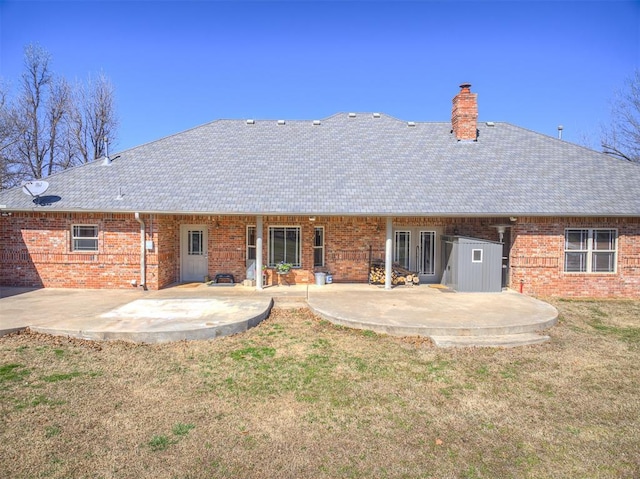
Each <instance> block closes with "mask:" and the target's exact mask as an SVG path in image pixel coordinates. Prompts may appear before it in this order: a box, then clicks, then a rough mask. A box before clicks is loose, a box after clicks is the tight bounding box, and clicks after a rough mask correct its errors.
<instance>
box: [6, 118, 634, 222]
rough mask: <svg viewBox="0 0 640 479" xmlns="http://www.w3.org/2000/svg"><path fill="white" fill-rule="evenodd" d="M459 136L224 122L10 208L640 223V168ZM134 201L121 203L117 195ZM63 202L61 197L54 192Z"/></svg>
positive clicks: (561, 148) (393, 128)
mask: <svg viewBox="0 0 640 479" xmlns="http://www.w3.org/2000/svg"><path fill="white" fill-rule="evenodd" d="M478 129H479V138H478V141H477V142H458V141H456V139H455V138H454V136H453V135H452V134H451V132H450V130H451V126H450V124H449V123H420V122H416V124H415V126H409V125H408V123H407V122H405V121H400V120H398V119H395V118H392V117H389V116H387V115H380V117H378V118H376V117H374V115H373V114H371V113H359V114H356V116H355V118H352V117H350V116H349V115H348V114H347V113H339V114H336V115H334V116H331V117H329V118H326V119H324V120H322V121H321V122H320V124H319V125H314V124H313V122H312V121H311V120H309V121H287V122H286V123H285V124H284V125H279V124H278V123H277V121H276V120H256V121H255V123H254V124H247V122H246V121H245V120H218V121H214V122H211V123H208V124H206V125H203V126H200V127H197V128H194V129H191V130H188V131H185V132H182V133H179V134H176V135H173V136H170V137H167V138H163V139H161V140H158V141H155V142H152V143H148V144H146V145H142V146H139V147H136V148H132V149H130V150H126V151H123V152H121V153H119V154H116V155H113V161H112V163H111V164H110V165H108V166H107V165H103V162H102V161H101V160H98V161H95V162H93V163H90V164H87V165H83V166H80V167H77V168H73V169H70V170H67V171H64V172H61V173H58V174H56V175H53V176H51V177H49V178H48V179H47V180H48V181H49V183H50V187H49V190H48V191H47V192H46V195H49V196H51V197H59V200H58V201H55V202H53V203H51V204H50V205H48V206H35V205H34V204H33V203H32V201H31V199H30V198H29V197H28V196H27V195H25V194H24V193H22V192H21V191H20V188H18V189H14V190H8V191H4V192H0V205H5V206H6V209H8V210H31V209H34V208H36V209H41V210H45V211H76V210H84V211H110V212H119V211H122V212H130V211H139V212H182V213H211V214H314V215H426V216H436V215H446V216H450V215H472V216H476V215H479V216H484V215H487V216H494V215H551V216H556V215H557V216H560V215H562V216H564V215H570V216H572V215H576V216H605V215H606V216H610V215H615V216H640V165H638V164H632V163H629V162H625V161H622V160H617V159H615V158H611V157H608V156H606V155H604V154H602V153H597V152H595V151H592V150H589V149H586V148H583V147H580V146H577V145H574V144H571V143H568V142H565V141H561V140H557V139H555V138H551V137H548V136H545V135H541V134H538V133H535V132H532V131H529V130H526V129H523V128H519V127H516V126H513V125H510V124H508V123H495V126H488V125H486V124H484V123H479V124H478ZM120 192H121V193H122V198H121V199H118V195H119V193H120ZM56 199H57V198H56Z"/></svg>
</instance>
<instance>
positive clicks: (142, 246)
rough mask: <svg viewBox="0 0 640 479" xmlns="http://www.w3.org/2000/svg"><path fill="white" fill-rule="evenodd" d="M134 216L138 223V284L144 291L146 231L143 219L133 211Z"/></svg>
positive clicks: (145, 284) (145, 288) (145, 277)
mask: <svg viewBox="0 0 640 479" xmlns="http://www.w3.org/2000/svg"><path fill="white" fill-rule="evenodd" d="M135 218H136V221H137V222H138V223H140V286H142V289H144V290H145V291H146V290H147V251H146V247H145V246H146V245H145V241H146V233H145V228H144V221H143V220H142V219H140V213H138V212H137V211H136V212H135Z"/></svg>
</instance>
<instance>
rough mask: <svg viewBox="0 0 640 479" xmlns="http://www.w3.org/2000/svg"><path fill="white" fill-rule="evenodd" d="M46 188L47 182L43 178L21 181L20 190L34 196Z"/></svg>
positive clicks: (47, 186)
mask: <svg viewBox="0 0 640 479" xmlns="http://www.w3.org/2000/svg"><path fill="white" fill-rule="evenodd" d="M47 188H49V183H47V182H46V181H43V180H34V181H23V182H22V191H24V193H25V194H27V195H30V196H33V197H34V198H36V197H38V196H40V195H41V194H42V193H44V192H45V191H47Z"/></svg>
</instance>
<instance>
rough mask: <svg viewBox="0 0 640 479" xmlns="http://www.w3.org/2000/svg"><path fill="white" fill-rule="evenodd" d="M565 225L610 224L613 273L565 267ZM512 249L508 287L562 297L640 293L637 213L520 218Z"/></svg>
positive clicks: (535, 293) (600, 226) (531, 293)
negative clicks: (627, 215) (615, 249)
mask: <svg viewBox="0 0 640 479" xmlns="http://www.w3.org/2000/svg"><path fill="white" fill-rule="evenodd" d="M565 228H615V229H617V230H618V258H617V271H616V272H615V273H565V272H564V232H565ZM513 238H514V242H513V246H512V249H511V287H512V288H513V289H519V288H520V282H521V281H522V288H523V292H524V293H525V294H529V295H535V296H563V297H624V298H638V297H640V218H596V219H594V218H561V219H559V218H520V219H519V220H518V223H517V224H516V225H515V227H514V235H513Z"/></svg>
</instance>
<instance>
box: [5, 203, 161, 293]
mask: <svg viewBox="0 0 640 479" xmlns="http://www.w3.org/2000/svg"><path fill="white" fill-rule="evenodd" d="M74 224H90V225H98V231H99V233H98V251H97V252H74V251H72V250H71V226H72V225H74ZM148 238H149V239H152V237H151V236H148ZM0 242H1V243H0V244H1V247H0V264H1V266H0V285H3V286H25V287H48V288H131V287H132V285H131V280H133V279H135V280H136V281H138V283H139V281H140V225H139V224H138V222H136V221H135V219H134V217H133V215H111V214H95V215H93V214H69V213H47V214H43V213H16V214H13V215H12V216H9V217H2V218H0ZM157 270H158V267H157V256H156V255H155V254H153V252H151V254H148V255H147V271H148V275H147V278H152V279H151V281H150V285H149V287H150V288H152V289H156V288H157V282H156V281H155V280H153V278H155V277H157Z"/></svg>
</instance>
